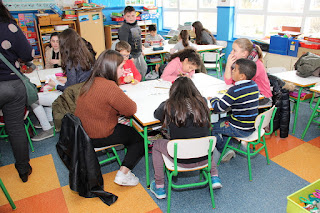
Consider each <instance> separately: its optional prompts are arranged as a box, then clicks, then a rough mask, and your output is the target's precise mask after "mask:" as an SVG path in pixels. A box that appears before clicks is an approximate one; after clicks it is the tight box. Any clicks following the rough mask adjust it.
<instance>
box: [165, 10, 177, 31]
mask: <svg viewBox="0 0 320 213" xmlns="http://www.w3.org/2000/svg"><path fill="white" fill-rule="evenodd" d="M178 15H179V13H178V12H171V11H164V12H163V27H164V28H168V29H176V28H177V27H178V24H179V22H178V21H179V19H177V17H178Z"/></svg>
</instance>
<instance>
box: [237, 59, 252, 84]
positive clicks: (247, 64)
mask: <svg viewBox="0 0 320 213" xmlns="http://www.w3.org/2000/svg"><path fill="white" fill-rule="evenodd" d="M236 64H237V65H238V67H239V73H240V74H244V75H245V76H246V78H247V80H251V79H252V78H253V77H254V76H255V75H256V72H257V65H256V63H255V62H254V61H251V60H249V59H245V58H240V59H238V60H237V61H236Z"/></svg>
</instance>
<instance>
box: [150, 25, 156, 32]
mask: <svg viewBox="0 0 320 213" xmlns="http://www.w3.org/2000/svg"><path fill="white" fill-rule="evenodd" d="M151 31H157V28H156V26H155V25H150V26H149V32H151Z"/></svg>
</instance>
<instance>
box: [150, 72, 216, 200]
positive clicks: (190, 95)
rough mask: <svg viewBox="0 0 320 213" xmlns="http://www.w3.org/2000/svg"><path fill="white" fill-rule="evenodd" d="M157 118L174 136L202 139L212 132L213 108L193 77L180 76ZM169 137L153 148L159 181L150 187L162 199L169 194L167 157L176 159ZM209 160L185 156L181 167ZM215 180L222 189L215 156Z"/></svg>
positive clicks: (155, 171)
mask: <svg viewBox="0 0 320 213" xmlns="http://www.w3.org/2000/svg"><path fill="white" fill-rule="evenodd" d="M154 117H155V118H157V119H159V120H160V121H161V122H162V123H163V125H162V126H163V127H164V128H167V129H169V133H170V139H171V140H174V139H188V138H199V137H206V136H209V135H210V127H211V124H210V110H209V108H208V104H207V100H206V99H205V98H204V97H202V96H201V94H200V92H199V90H198V89H197V88H196V86H195V85H194V83H193V82H192V80H191V79H190V78H187V77H180V78H177V80H175V82H174V83H173V84H172V86H171V88H170V92H169V99H168V100H166V101H164V102H162V103H161V104H160V106H159V107H158V108H157V109H156V110H155V112H154ZM168 142H169V140H167V139H159V140H157V141H156V142H155V143H154V145H153V149H152V161H153V167H154V173H155V174H154V178H155V181H154V182H152V183H151V186H150V190H151V192H152V193H153V194H155V196H156V197H157V198H158V199H163V198H165V197H166V191H165V188H164V171H163V164H164V161H163V158H162V155H165V156H166V157H167V158H169V159H172V161H173V158H172V157H171V156H170V155H169V154H168V151H167V143H168ZM206 163H208V157H205V158H199V159H184V160H183V162H181V161H180V163H178V166H181V167H185V168H193V167H197V166H202V165H205V164H206ZM210 172H211V176H212V177H211V179H212V186H213V188H214V189H217V188H221V187H222V185H221V183H220V178H219V177H218V170H217V165H216V163H215V162H214V160H213V158H212V167H211V170H210Z"/></svg>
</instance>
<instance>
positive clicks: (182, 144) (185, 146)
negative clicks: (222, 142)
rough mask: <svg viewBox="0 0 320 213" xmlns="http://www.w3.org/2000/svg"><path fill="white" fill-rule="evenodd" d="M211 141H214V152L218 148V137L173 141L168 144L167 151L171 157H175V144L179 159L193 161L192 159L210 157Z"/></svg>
mask: <svg viewBox="0 0 320 213" xmlns="http://www.w3.org/2000/svg"><path fill="white" fill-rule="evenodd" d="M210 139H212V140H213V143H212V150H211V152H212V151H213V150H214V147H215V146H216V137H215V136H208V137H202V138H193V139H176V140H171V141H169V142H168V144H167V149H168V153H169V155H170V156H171V157H172V158H173V157H174V144H175V143H176V144H177V145H178V152H177V158H179V159H191V158H200V157H203V156H206V155H208V151H209V146H210Z"/></svg>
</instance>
